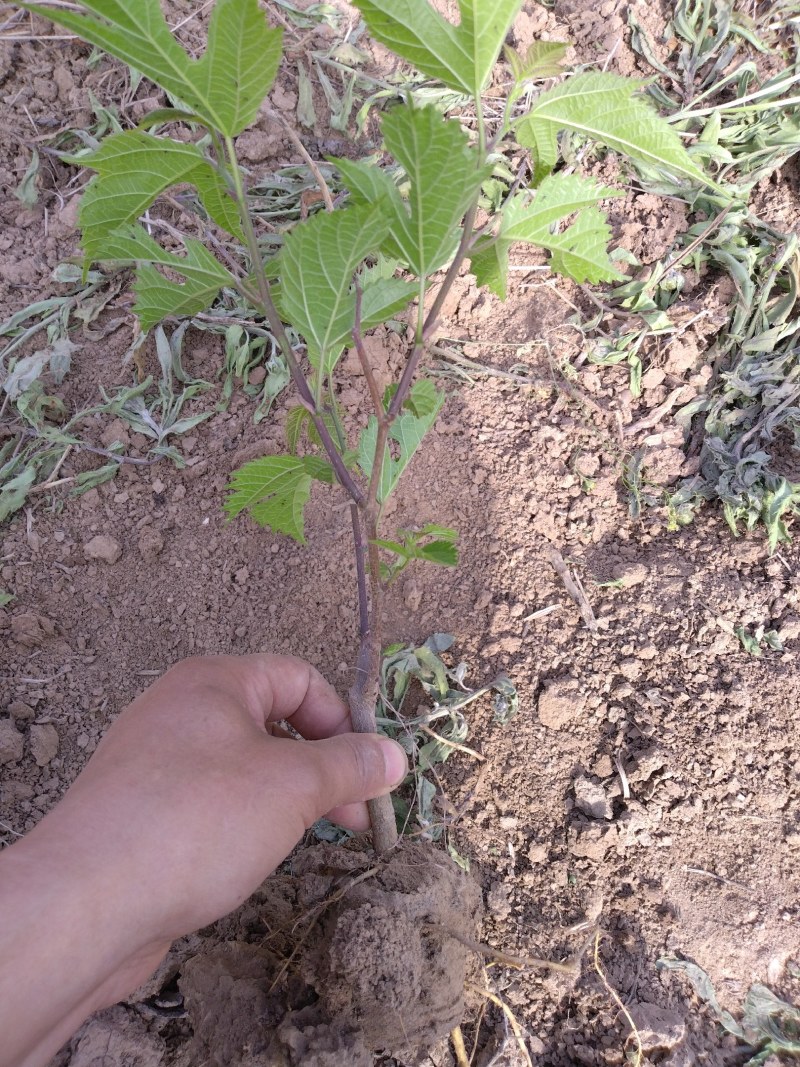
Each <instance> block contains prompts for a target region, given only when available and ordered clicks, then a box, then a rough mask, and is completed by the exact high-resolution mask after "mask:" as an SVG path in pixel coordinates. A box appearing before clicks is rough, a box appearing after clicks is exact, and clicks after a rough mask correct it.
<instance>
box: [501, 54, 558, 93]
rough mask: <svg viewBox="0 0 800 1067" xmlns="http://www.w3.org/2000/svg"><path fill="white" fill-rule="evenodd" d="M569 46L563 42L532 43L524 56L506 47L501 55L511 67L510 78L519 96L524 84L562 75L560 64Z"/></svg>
mask: <svg viewBox="0 0 800 1067" xmlns="http://www.w3.org/2000/svg"><path fill="white" fill-rule="evenodd" d="M568 49H569V44H568V43H566V42H564V41H534V42H533V44H532V45H531V46H530V48H529V49H528V51H527V52H526V53H525V55H524V56H521V55H520V54H519V52H517V50H516V49H514V48H512V47H511V46H510V45H507V46H506V47H505V49H504V50H503V53H504V55H505V57H506V59H507V60H508V65H509V66H510V67H511V76H512V77H513V79H514V81H515V82H516V89H517V90H518V92H516V93H515V94H512V95H516V96H519V93H521V92H522V88H523V86H524V83H525V82H529V81H537V80H539V79H541V78H557V77H558V75H559V74H563V70H562V68H561V64H562V63H563V61H564V56H565V55H566V54H567V51H568Z"/></svg>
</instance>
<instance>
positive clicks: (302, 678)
mask: <svg viewBox="0 0 800 1067" xmlns="http://www.w3.org/2000/svg"><path fill="white" fill-rule="evenodd" d="M225 658H226V659H227V660H229V662H230V666H231V670H232V672H233V674H234V676H235V677H236V679H237V684H238V686H239V687H240V690H241V693H242V695H243V698H244V701H245V704H246V707H247V709H248V711H249V712H250V714H251V715H253V716H254V718H255V719H256V720H257V722H258V724H259V725H264V724H265V723H268V722H277V721H279V720H280V719H285V720H286V721H287V722H289V723H291V725H292V726H293V727H294V729H295V730H297V732H298V733H299V734H300V735H301V736H302V737H305V738H306V739H307V740H309V741H319V740H321V739H322V738H324V737H335V736H336V735H337V734H343V733H351V732H352V730H353V724H352V722H351V721H350V712H349V710H348V707H347V705H346V704H345V702H344V701H343V700H342V698H341V697H340V696H339V694H338V693H337V692H336V690H335V689H334V688H333V686H332V685H331V684H330V683H329V682H328V681H326V680H325V678H323V676H322V675H321V674H320V673H319V671H318V670H317V669H316V668H315V667H312V666H311V664H310V663H306V662H305V660H302V659H298V658H297V657H296V656H274V655H269V654H267V653H256V654H254V655H250V656H228V657H225Z"/></svg>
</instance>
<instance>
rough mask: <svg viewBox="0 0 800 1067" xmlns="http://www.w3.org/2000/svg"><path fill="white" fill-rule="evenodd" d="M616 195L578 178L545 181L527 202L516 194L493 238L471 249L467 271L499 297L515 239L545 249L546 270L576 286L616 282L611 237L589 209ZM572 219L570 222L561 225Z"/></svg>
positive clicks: (502, 294) (503, 290)
mask: <svg viewBox="0 0 800 1067" xmlns="http://www.w3.org/2000/svg"><path fill="white" fill-rule="evenodd" d="M620 195H621V193H620V192H619V191H618V190H616V189H610V188H608V187H607V186H604V185H599V184H598V183H597V182H595V181H594V180H592V179H590V178H583V177H581V176H580V175H578V174H567V175H560V174H559V175H557V176H555V175H553V176H549V177H547V178H545V179H544V181H543V182H542V184H541V185H540V186H539V188H538V189H537V191H536V194H535V197H534V199H533V201H531V200H530V197H529V194H527V193H518V194H517V195H516V196H514V197H513V198H512V199H511V200H510V201H509V202H508V203H507V204H506V206H505V208H504V210H503V213H502V215H501V221H500V229H499V232H498V233H497V235H496V236H495V237H486V238H483V239H481V240H480V241H478V242H477V243H476V245H475V248H474V250H473V252H472V255H471V267H472V272H473V274H474V275H475V277H476V279H477V281H478V284H479V285H486V286H488V288H489V289H491V290H492V292H494V293H496V294H497V295H498V296H499V297H500V298H501V299H503V300H504V299H505V297H506V286H507V278H508V251H509V248H510V247H511V245H512V244H514V243H515V242H516V241H524V242H525V243H527V244H533V245H538V246H539V247H540V248H546V249H547V250H548V251H549V252H551V254H552V258H551V260H550V266H551V267H552V269H553V270H555V271H558V273H560V274H565V275H567V277H569V278H572V279H573V281H576V282H578V283H581V282H586V281H589V282H592V283H596V282H599V281H614V280H619V279H620V278H621V277H622V275H620V274H619V272H618V271H617V270H616V269H615V267H614V266H613V264H612V263H611V260H610V259H609V257H608V241H609V238H610V236H611V233H610V230H609V228H608V224H607V223H606V219H605V216H604V215H603V213H602V212H601V211H599V210H598V209H597V208H596V207H595V206H594V205H596V204H597V203H598V202H599V201H600V200H603V199H605V198H606V197H610V196H620ZM572 215H576V218H575V219H574V221H573V222H571V223H570V224H568V225H564V223H565V221H566V220H567V219H569V217H570V216H572ZM559 224H560V228H558V227H559Z"/></svg>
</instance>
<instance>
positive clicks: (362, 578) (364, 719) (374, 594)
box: [349, 504, 398, 855]
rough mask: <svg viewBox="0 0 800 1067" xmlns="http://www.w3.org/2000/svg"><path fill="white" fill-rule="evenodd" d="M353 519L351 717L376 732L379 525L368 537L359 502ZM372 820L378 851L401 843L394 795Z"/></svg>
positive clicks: (374, 810) (371, 805)
mask: <svg viewBox="0 0 800 1067" xmlns="http://www.w3.org/2000/svg"><path fill="white" fill-rule="evenodd" d="M350 515H351V517H352V520H353V543H354V545H355V550H356V574H357V578H358V621H359V638H360V641H359V649H358V660H357V661H356V677H355V680H354V682H353V684H352V686H351V687H350V693H349V697H350V718H351V720H352V723H353V729H354V730H355V732H356V733H360V734H373V733H375V732H376V731H377V724H376V721H375V704H376V701H377V697H378V683H379V680H380V667H381V637H380V618H381V612H382V605H381V589H380V582H375V580H374V574H373V567H372V561H373V557H374V559H375V560H377V555H378V550H377V548H376V547H375V546H374V545H371V544H370V543H369V542H370V540H374V535H376V532H377V531H376V529H375V525H374V523H372V524H371V525H372V535H373V536H371V535H370V524H369V522H368V525H367V537H366V538H365V537H364V527H363V525H362V522H361V512H360V509H359V507H358V506H357V505H356V504H352V505H351V507H350ZM367 557H369V558H370V567H369V597H368V595H367V581H368V579H367V569H366V567H365V558H367ZM367 810H368V811H369V821H370V824H371V826H372V844H373V846H374V848H375V851H376V852H377V853H378V855H381V854H382V853H384V852H388V851H389V849H391V848H393V847H394V846H395V845H396V844H397V839H398V833H397V821H396V819H395V817H394V808H393V806H392V799H391V797H389V796H385V797H376V798H375V800H369V801H367Z"/></svg>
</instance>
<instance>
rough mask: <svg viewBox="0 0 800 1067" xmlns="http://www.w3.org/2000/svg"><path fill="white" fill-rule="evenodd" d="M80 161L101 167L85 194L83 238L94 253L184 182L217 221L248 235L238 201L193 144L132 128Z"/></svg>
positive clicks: (81, 216)
mask: <svg viewBox="0 0 800 1067" xmlns="http://www.w3.org/2000/svg"><path fill="white" fill-rule="evenodd" d="M78 162H80V163H81V164H82V165H84V166H87V167H91V169H92V170H96V171H97V176H96V177H95V178H93V179H92V181H91V182H90V183H89V186H88V188H87V190H86V192H85V193H84V195H83V198H82V199H81V206H80V214H79V219H80V224H81V228H82V230H83V242H82V243H83V247H84V249H85V250H86V254H87V255H88V256H89V258H90V259H96V258H98V257H99V256H101V254H102V251H103V248H104V245H105V239H106V236H107V234H108V233H109V231H111V230H115V229H118V228H119V227H120V226H125V225H127V224H129V223H132V222H135V221H136V220H137V219H138V218H139V216H140V215H142V214H143V213H144V212H145V211H146V210H147V208H148V207H150V205H151V204H152V203H153V201H154V200H155V199H156V197H157V196H159V195H160V194H161V193H163V192H164V191H165V190H167V189H169V188H170V187H171V186H173V185H178V184H179V183H182V182H190V183H191V184H192V185H194V186H195V188H196V189H197V191H198V193H199V194H200V199H201V201H202V203H203V206H204V208H205V209H206V211H207V213H208V215H209V216H210V217H211V218H212V219H213V220H214V222H216V223H217V225H219V226H221V227H222V228H223V229H225V230H227V232H228V233H231V234H233V235H234V236H235V237H239V239H240V240H244V237H243V235H242V232H241V226H240V223H239V213H238V211H237V208H236V205H235V204H234V202H233V200H232V199H231V197H230V196H229V195H228V193H227V191H226V189H225V185H224V183H223V182H222V180H221V179H220V178H219V176H218V174H217V173H216V171H215V170H214V168H213V167H212V166H211V164H210V163H209V162H208V161H207V160H206V159H204V158H203V155H202V153H201V152H200V151H199V149H197V148H196V147H195V146H194V145H193V144H185V143H183V142H181V141H173V140H170V139H169V138H167V137H154V136H153V135H152V134H149V133H145V132H144V131H142V130H126V131H125V133H117V134H113V135H112V136H111V137H107V138H106V139H105V141H103V144H102V145H101V147H100V148H98V150H97V151H96V152H93V153H92V154H91V155H90V156H83V157H81V158H80V160H79V161H78Z"/></svg>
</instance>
